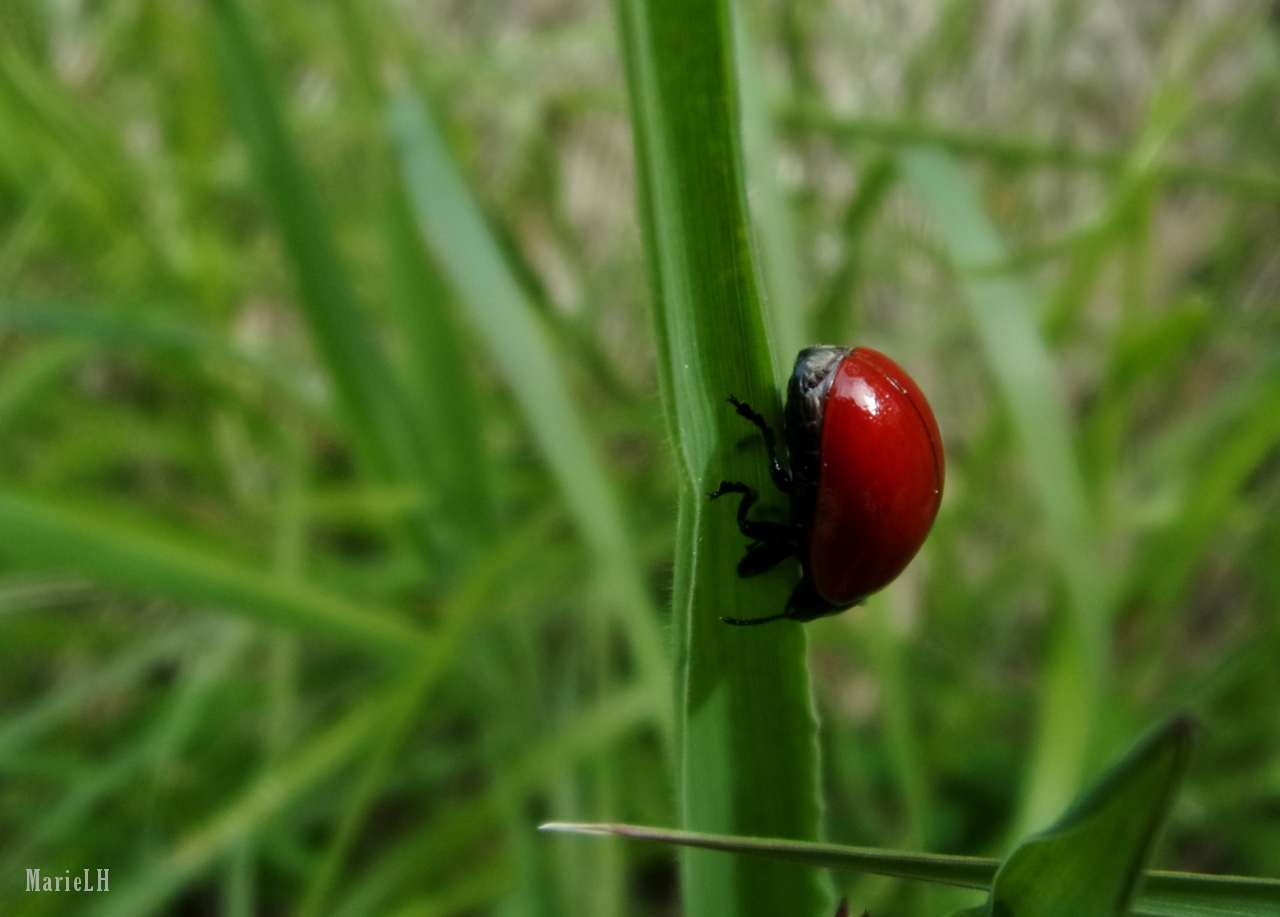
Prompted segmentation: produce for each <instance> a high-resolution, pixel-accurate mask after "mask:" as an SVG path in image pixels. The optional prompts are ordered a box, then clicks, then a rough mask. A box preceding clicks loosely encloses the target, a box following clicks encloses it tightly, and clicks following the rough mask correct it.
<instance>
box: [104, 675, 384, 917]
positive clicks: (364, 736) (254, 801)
mask: <svg viewBox="0 0 1280 917" xmlns="http://www.w3.org/2000/svg"><path fill="white" fill-rule="evenodd" d="M382 702H383V699H382V698H380V697H379V698H375V699H374V700H372V701H369V702H367V703H366V704H363V705H361V706H360V707H359V708H357V709H356V710H353V711H352V712H350V713H348V714H347V715H346V716H344V717H343V718H342V719H340V720H339V721H338V722H337V723H335V724H334V725H332V726H330V727H329V729H328V730H326V731H325V732H324V733H323V734H321V735H320V736H319V737H317V738H315V739H313V740H312V741H311V742H310V743H309V744H307V746H306V747H304V748H303V749H302V750H300V751H298V752H297V753H296V754H294V755H293V756H292V757H291V758H289V760H287V761H285V762H283V763H282V764H281V765H280V766H278V767H275V768H272V769H270V770H268V771H266V772H264V773H262V774H261V776H259V777H258V778H257V779H256V780H255V781H254V783H253V785H252V786H251V787H250V788H249V789H248V790H247V791H246V792H245V793H244V794H243V795H242V796H241V797H240V798H239V799H238V800H237V801H236V802H234V803H232V804H231V805H230V806H228V807H227V808H226V809H224V810H223V811H222V812H220V813H219V814H218V815H216V816H214V817H213V818H212V819H210V820H208V821H207V822H206V823H205V824H204V825H202V826H201V827H200V828H197V829H196V830H195V831H192V832H191V833H189V834H188V835H186V836H185V837H184V838H183V839H182V840H181V841H179V842H178V843H177V844H176V845H175V846H174V847H173V849H172V850H171V851H170V852H169V853H168V854H167V855H165V856H164V857H163V858H161V859H160V860H158V861H157V862H155V863H153V864H151V865H150V866H148V867H147V868H146V869H144V870H142V872H141V874H139V875H137V876H135V877H133V878H132V879H131V880H130V881H129V882H128V884H127V885H124V886H122V887H121V888H120V890H119V892H113V893H112V894H109V895H104V896H102V898H101V899H99V900H98V901H95V902H94V904H95V905H96V906H94V907H92V908H91V909H90V910H88V912H87V913H89V914H90V915H91V917H142V915H145V914H151V913H154V912H155V911H157V910H158V909H159V908H160V907H161V906H163V904H164V903H165V902H166V901H167V900H169V899H170V898H171V897H173V896H174V895H175V894H177V893H178V892H179V891H180V890H181V889H182V888H183V887H184V886H185V885H186V884H187V883H188V882H190V881H191V880H192V879H193V878H195V877H196V876H199V875H200V874H201V873H203V872H204V871H205V870H206V869H208V868H209V867H210V866H211V865H212V864H213V863H214V862H215V861H216V860H217V859H218V857H220V856H222V855H223V854H225V853H227V852H228V851H229V850H231V849H233V848H234V847H235V846H236V845H238V844H240V843H241V842H243V841H245V840H246V839H247V838H250V837H252V836H253V835H254V834H255V833H256V832H258V831H260V830H261V829H262V827H263V826H264V825H266V824H268V822H269V821H270V819H272V818H274V817H276V816H278V815H279V813H280V812H281V811H282V810H283V809H285V807H287V806H288V805H290V804H292V803H293V802H294V801H295V800H297V799H298V798H299V797H301V796H302V795H303V794H305V793H306V792H308V791H310V790H311V789H312V788H313V787H315V785H316V784H317V783H319V782H320V781H322V780H324V779H325V778H326V777H328V776H330V775H331V774H332V773H334V772H335V771H336V770H338V769H339V768H341V767H343V766H345V765H346V764H348V763H349V762H350V761H351V759H352V758H353V757H355V756H356V755H357V754H358V753H359V752H360V750H361V749H362V748H363V747H364V744H365V743H366V742H367V741H368V739H369V737H370V736H371V734H372V732H373V728H374V726H376V725H377V723H378V718H377V716H376V710H377V708H378V706H379V704H381V703H382Z"/></svg>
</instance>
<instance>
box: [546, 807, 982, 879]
mask: <svg viewBox="0 0 1280 917" xmlns="http://www.w3.org/2000/svg"><path fill="white" fill-rule="evenodd" d="M541 830H543V831H561V832H567V833H570V834H586V835H594V836H606V837H607V836H613V837H626V838H631V839H633V840H640V841H659V842H661V843H664V844H678V845H680V846H682V847H696V848H699V849H701V850H716V851H720V852H723V853H742V854H747V855H748V856H754V857H763V858H766V859H771V860H785V861H787V862H790V863H803V864H805V865H807V866H818V867H822V868H826V869H847V870H849V871H851V872H866V873H871V874H872V875H877V876H889V877H892V878H895V879H914V880H918V881H921V882H937V883H940V884H943V885H952V886H955V887H957V888H976V889H983V890H985V889H988V888H990V887H991V881H992V879H993V878H994V877H995V874H996V871H997V870H998V869H999V868H1000V863H999V861H998V860H993V859H989V858H986V857H968V856H949V855H945V854H937V853H907V852H905V851H901V850H882V849H880V848H876V847H848V846H844V845H840V844H818V843H812V842H808V841H790V840H781V839H777V838H760V837H737V836H731V835H723V834H707V833H705V832H700V831H677V830H675V829H669V828H649V827H642V826H639V825H616V824H568V823H560V822H551V823H548V824H545V825H543V826H542V828H541Z"/></svg>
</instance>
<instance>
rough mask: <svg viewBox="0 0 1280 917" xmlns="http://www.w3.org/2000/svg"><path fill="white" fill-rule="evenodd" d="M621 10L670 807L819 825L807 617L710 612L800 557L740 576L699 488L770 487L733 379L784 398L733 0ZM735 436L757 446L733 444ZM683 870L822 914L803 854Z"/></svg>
mask: <svg viewBox="0 0 1280 917" xmlns="http://www.w3.org/2000/svg"><path fill="white" fill-rule="evenodd" d="M618 18H619V25H620V29H621V33H622V47H623V53H624V59H625V62H626V67H627V84H628V90H629V93H630V98H631V111H632V132H633V136H634V139H635V151H636V162H637V173H638V185H639V188H638V195H637V198H638V208H639V211H640V215H641V228H642V230H643V234H644V235H643V237H644V242H645V253H646V260H647V262H648V265H649V278H650V288H651V295H652V297H653V303H654V306H653V315H654V327H655V344H656V347H657V351H658V361H657V363H658V373H659V379H660V381H661V387H662V394H663V402H664V407H665V412H666V416H667V423H668V428H669V429H670V431H671V439H672V441H673V442H674V443H675V445H676V459H677V464H678V472H679V480H680V485H681V490H680V516H679V523H678V528H677V536H676V546H677V554H676V569H675V574H674V595H673V606H674V616H675V621H674V623H675V632H676V640H677V646H676V657H677V660H676V664H677V669H676V671H677V679H678V683H677V684H678V690H677V697H678V700H679V703H680V709H679V717H680V720H679V723H680V730H681V733H680V739H681V748H680V760H679V806H680V819H681V822H682V824H684V825H685V826H687V827H690V828H697V829H706V830H713V831H720V832H737V833H742V834H752V835H790V836H793V837H813V836H815V835H816V833H817V828H818V792H817V748H816V742H815V735H816V728H815V724H814V721H813V714H812V712H811V709H810V706H809V688H808V672H807V669H806V667H805V655H804V654H805V634H804V632H803V629H802V628H800V627H799V626H796V625H795V624H793V623H791V622H781V623H778V624H773V625H769V626H767V627H758V628H731V627H728V626H726V625H725V624H723V623H722V622H721V620H720V619H721V618H722V617H734V618H753V617H765V616H768V615H771V614H776V613H777V612H778V611H779V610H780V609H781V608H782V607H783V605H784V604H785V602H786V595H787V592H788V590H789V589H790V587H791V585H792V583H791V582H789V580H790V579H791V577H792V576H794V573H793V572H792V571H788V570H783V569H780V570H779V571H778V572H777V573H775V574H772V575H769V576H761V577H758V578H756V579H753V580H752V581H750V582H749V583H747V582H744V581H742V580H740V579H739V578H738V577H737V575H736V573H735V568H736V565H737V563H738V560H739V559H740V558H741V555H742V550H743V548H744V542H743V538H742V535H741V534H740V533H739V531H738V529H737V526H736V524H735V522H734V513H733V508H732V507H727V506H721V505H716V506H710V505H709V504H708V501H707V496H706V495H707V494H708V493H709V492H711V491H712V490H714V489H715V488H716V487H717V485H718V483H719V482H720V481H721V480H733V481H744V482H746V483H747V484H749V485H752V486H754V487H756V488H762V487H763V488H769V482H768V479H767V475H766V474H765V473H764V470H765V462H764V456H763V449H761V448H760V443H759V439H758V437H756V438H752V434H753V432H754V431H752V430H751V428H750V427H749V426H746V425H744V423H743V421H742V419H741V418H740V417H738V416H737V415H736V414H735V413H734V411H733V409H732V407H731V406H730V405H729V404H728V403H727V400H726V399H727V397H728V396H729V395H736V396H737V397H739V398H742V399H743V400H745V401H748V402H750V403H751V404H753V405H754V406H755V407H756V408H757V410H759V411H761V412H762V413H763V414H764V416H766V417H768V418H771V419H773V420H775V421H776V420H777V419H778V417H779V416H780V413H781V411H780V404H779V399H778V393H777V388H776V387H775V385H774V381H773V363H772V358H771V356H770V352H769V346H768V337H767V334H766V330H765V320H764V316H763V314H762V309H761V305H760V301H759V293H758V290H757V287H756V277H757V271H756V265H755V263H754V261H753V258H752V250H751V246H750V233H749V228H748V227H749V219H748V211H747V200H746V189H745V184H744V178H743V153H742V149H741V135H740V130H739V123H738V105H739V101H740V96H739V91H738V88H737V85H736V73H737V70H736V67H735V64H734V58H733V36H732V22H731V13H730V10H729V5H728V2H727V0H718V2H713V3H700V4H694V5H689V4H685V3H680V2H678V0H660V2H639V0H620V2H619V3H618ZM744 440H746V441H747V442H750V443H752V444H753V446H754V448H752V449H749V450H746V449H740V448H738V445H739V443H740V442H742V441H744ZM762 492H763V493H765V494H766V495H767V496H766V499H767V501H768V502H773V501H774V500H776V497H774V496H773V493H774V492H773V491H772V490H771V489H766V490H763V491H762ZM681 884H682V892H683V894H682V898H683V901H682V904H683V908H684V913H685V914H686V915H688V917H708V915H712V914H715V915H725V914H734V915H760V917H766V915H767V917H775V915H777V914H782V913H787V914H793V915H797V917H816V915H819V914H821V915H826V914H830V913H831V911H832V908H833V904H834V902H833V901H832V900H831V899H830V898H829V896H828V895H827V894H826V889H824V888H823V886H822V883H821V877H820V876H818V875H816V874H813V873H811V872H806V871H804V870H800V869H795V868H791V867H781V866H777V865H774V866H764V867H761V866H760V865H759V864H757V865H755V866H754V867H752V868H746V867H745V866H742V865H741V864H738V863H735V862H732V861H725V860H723V859H722V858H717V857H714V856H710V855H707V854H703V853H700V852H693V853H689V854H686V855H684V856H682V864H681Z"/></svg>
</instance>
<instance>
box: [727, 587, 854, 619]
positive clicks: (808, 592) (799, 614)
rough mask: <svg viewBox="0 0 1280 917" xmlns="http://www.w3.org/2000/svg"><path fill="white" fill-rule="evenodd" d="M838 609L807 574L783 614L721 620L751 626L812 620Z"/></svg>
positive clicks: (794, 591)
mask: <svg viewBox="0 0 1280 917" xmlns="http://www.w3.org/2000/svg"><path fill="white" fill-rule="evenodd" d="M838 610H839V609H836V608H834V607H833V606H832V605H831V604H830V603H829V602H827V601H826V600H824V599H823V598H822V597H821V596H820V595H818V593H817V591H816V590H815V589H814V588H813V584H812V583H811V582H810V581H809V576H808V574H806V575H805V576H803V577H801V578H800V582H798V583H796V588H795V589H793V590H791V597H790V598H789V599H787V607H786V610H785V611H783V612H782V614H780V615H768V616H767V617H764V618H747V619H742V618H721V619H720V620H721V621H723V622H724V623H725V624H732V625H733V626H734V627H749V626H754V625H756V624H768V623H769V622H770V621H802V622H803V621H812V620H813V619H814V618H820V617H823V616H824V615H829V614H835V612H836V611H838Z"/></svg>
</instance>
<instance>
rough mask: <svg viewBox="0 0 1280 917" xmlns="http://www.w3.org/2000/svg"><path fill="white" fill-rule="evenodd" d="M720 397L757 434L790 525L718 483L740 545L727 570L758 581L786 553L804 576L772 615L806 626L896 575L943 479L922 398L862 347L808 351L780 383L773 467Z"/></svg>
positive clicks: (764, 429) (745, 492)
mask: <svg viewBox="0 0 1280 917" xmlns="http://www.w3.org/2000/svg"><path fill="white" fill-rule="evenodd" d="M729 402H730V403H731V404H732V405H733V406H734V408H735V409H736V410H737V412H738V414H739V416H741V417H743V418H745V419H746V420H748V421H750V422H751V423H752V424H753V425H754V426H755V427H756V428H757V429H758V430H759V431H760V433H761V435H762V436H763V437H764V443H765V447H766V449H767V450H768V453H769V473H770V477H771V478H772V480H773V483H774V486H776V487H777V488H778V490H780V491H782V492H783V493H784V494H787V495H788V496H789V497H790V498H791V521H790V522H787V523H781V522H766V521H764V520H760V519H751V518H749V517H748V513H749V512H750V510H751V507H752V506H754V505H755V503H756V500H757V499H758V494H757V493H756V492H755V490H753V489H752V488H750V487H748V486H747V485H746V484H742V483H739V482H734V481H721V482H720V487H719V488H718V489H717V490H716V491H715V492H714V493H712V494H711V495H710V496H711V499H712V500H717V499H719V498H720V497H724V496H727V495H729V494H740V495H741V496H742V500H741V502H739V504H738V529H739V530H740V531H741V532H742V534H743V535H745V536H746V537H747V538H750V539H751V544H750V545H748V546H747V553H746V556H745V557H743V558H742V561H741V562H740V563H739V564H738V575H739V576H742V577H749V576H758V575H759V574H761V573H765V572H767V571H769V570H772V569H773V568H774V567H776V566H777V565H778V564H779V563H781V562H782V561H783V560H785V559H786V558H788V557H795V558H797V559H798V560H799V561H800V567H801V569H802V571H803V576H801V578H800V582H799V583H797V584H796V587H795V589H794V590H793V591H792V593H791V597H790V598H789V599H787V604H786V608H785V609H784V610H783V612H782V613H781V614H777V615H771V616H769V617H764V618H754V619H751V620H740V619H737V618H723V619H722V620H723V621H724V622H725V623H726V624H733V625H737V626H742V625H748V624H764V623H766V622H768V621H777V620H780V619H783V618H787V619H790V620H792V621H812V620H814V619H815V618H821V617H825V616H826V615H832V614H836V613H837V612H841V611H844V610H845V609H846V608H849V607H851V606H853V605H857V604H859V603H860V602H862V601H863V600H864V599H866V598H867V596H869V595H871V594H872V593H874V592H879V591H880V590H881V589H883V588H884V587H885V586H887V585H889V583H891V582H893V580H894V579H896V578H897V576H898V574H900V573H901V572H902V571H903V569H904V568H905V567H906V566H907V564H908V563H910V562H911V558H913V557H915V555H916V552H917V551H919V550H920V546H921V545H922V544H924V540H925V537H926V536H927V535H928V534H929V529H930V528H931V527H932V526H933V520H934V517H935V516H937V514H938V505H939V504H940V503H941V501H942V483H943V478H944V467H943V455H942V435H941V434H940V433H939V432H938V422H937V421H936V420H934V418H933V411H932V410H931V409H930V408H929V402H928V401H926V400H925V397H924V394H923V393H922V392H921V391H920V389H919V387H918V386H917V385H916V384H915V382H913V381H912V380H911V377H910V376H908V375H907V374H906V372H904V371H903V369H902V367H900V366H899V365H898V364H897V363H895V362H893V361H892V360H890V359H889V358H888V357H886V356H885V355H884V354H882V353H880V352H878V351H875V350H872V349H871V348H869V347H857V348H854V349H852V350H851V349H849V348H846V347H832V346H820V347H807V348H805V349H804V350H802V351H800V355H799V356H798V357H796V366H795V369H794V370H793V371H792V373H791V379H790V381H789V382H788V383H787V402H786V407H785V409H784V412H783V438H784V441H785V443H784V445H785V448H786V458H787V464H785V465H784V464H783V462H782V460H781V458H780V456H779V450H778V446H777V443H776V441H775V437H774V432H773V430H772V428H770V426H769V424H768V423H767V422H766V421H765V419H764V418H763V417H761V416H760V414H758V413H757V412H756V411H754V410H753V409H752V408H751V406H750V405H749V404H745V403H743V402H741V401H739V400H738V399H737V398H734V397H733V396H730V397H729Z"/></svg>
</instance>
